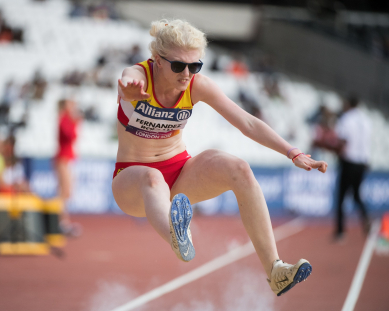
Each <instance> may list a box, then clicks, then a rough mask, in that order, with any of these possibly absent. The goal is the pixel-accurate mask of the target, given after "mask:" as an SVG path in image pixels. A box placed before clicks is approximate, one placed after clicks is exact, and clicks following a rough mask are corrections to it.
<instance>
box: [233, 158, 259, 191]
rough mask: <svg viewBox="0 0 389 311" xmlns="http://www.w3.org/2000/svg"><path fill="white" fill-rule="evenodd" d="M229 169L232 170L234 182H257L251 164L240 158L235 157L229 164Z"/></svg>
mask: <svg viewBox="0 0 389 311" xmlns="http://www.w3.org/2000/svg"><path fill="white" fill-rule="evenodd" d="M229 170H230V172H231V178H232V181H233V182H238V183H240V184H242V183H243V184H245V185H246V186H247V183H249V184H254V183H255V184H257V182H256V179H255V177H254V174H253V171H252V170H251V167H250V165H249V164H248V163H247V162H246V161H244V160H242V159H239V158H236V159H234V160H233V161H231V163H230V164H229Z"/></svg>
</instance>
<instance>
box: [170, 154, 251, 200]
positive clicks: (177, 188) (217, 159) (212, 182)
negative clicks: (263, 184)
mask: <svg viewBox="0 0 389 311" xmlns="http://www.w3.org/2000/svg"><path fill="white" fill-rule="evenodd" d="M245 164H247V163H246V162H244V161H243V160H241V159H239V158H237V157H235V156H233V155H230V154H228V153H226V152H223V151H220V150H213V149H211V150H206V151H204V152H202V153H200V154H199V155H197V156H195V157H193V158H191V159H190V160H188V161H187V162H186V163H185V165H184V167H183V169H182V171H181V174H180V176H179V177H178V179H177V181H176V182H175V183H174V185H173V188H172V189H171V197H173V196H174V195H176V194H177V193H184V194H185V195H186V196H188V198H189V200H190V201H191V203H197V202H201V201H204V200H208V199H211V198H214V197H216V196H218V195H220V194H222V193H223V192H226V191H228V190H230V189H231V188H230V187H231V180H232V179H234V178H237V177H236V176H235V175H236V174H237V172H236V170H234V168H236V167H239V166H245Z"/></svg>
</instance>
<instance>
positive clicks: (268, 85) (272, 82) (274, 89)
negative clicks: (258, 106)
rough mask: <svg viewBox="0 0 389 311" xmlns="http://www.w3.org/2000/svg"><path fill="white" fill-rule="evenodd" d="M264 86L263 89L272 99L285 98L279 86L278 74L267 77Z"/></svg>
mask: <svg viewBox="0 0 389 311" xmlns="http://www.w3.org/2000/svg"><path fill="white" fill-rule="evenodd" d="M263 84H264V85H263V88H264V90H265V92H266V93H267V95H268V96H269V97H270V98H283V96H282V95H281V92H280V88H279V86H278V77H277V75H276V74H272V75H266V76H265V77H264V81H263Z"/></svg>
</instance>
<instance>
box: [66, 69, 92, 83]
mask: <svg viewBox="0 0 389 311" xmlns="http://www.w3.org/2000/svg"><path fill="white" fill-rule="evenodd" d="M85 78H86V74H85V73H84V72H81V71H78V70H77V69H76V70H73V71H70V72H68V73H66V74H65V76H64V77H63V78H62V83H63V84H67V85H73V86H80V85H81V84H82V83H83V82H84V81H85Z"/></svg>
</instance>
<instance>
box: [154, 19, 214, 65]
mask: <svg viewBox="0 0 389 311" xmlns="http://www.w3.org/2000/svg"><path fill="white" fill-rule="evenodd" d="M150 35H151V36H152V37H154V40H153V41H152V42H151V43H150V46H149V48H150V51H151V55H152V58H153V59H155V56H156V55H157V54H159V55H161V56H164V57H166V56H167V54H168V53H169V51H170V50H171V49H173V48H183V49H188V50H199V51H200V54H201V55H200V57H203V56H204V54H205V48H206V46H207V39H206V37H205V34H204V33H203V32H202V31H200V30H198V29H197V28H195V27H193V26H192V25H191V24H189V23H188V22H186V21H182V20H180V19H174V20H170V21H169V20H167V19H162V20H159V21H154V22H152V23H151V29H150Z"/></svg>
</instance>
